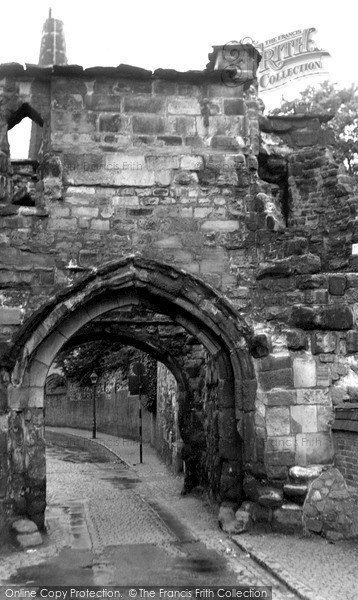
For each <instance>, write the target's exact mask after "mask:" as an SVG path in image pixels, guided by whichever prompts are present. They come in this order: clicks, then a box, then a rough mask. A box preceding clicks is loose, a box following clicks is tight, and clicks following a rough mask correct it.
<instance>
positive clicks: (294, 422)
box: [291, 405, 317, 433]
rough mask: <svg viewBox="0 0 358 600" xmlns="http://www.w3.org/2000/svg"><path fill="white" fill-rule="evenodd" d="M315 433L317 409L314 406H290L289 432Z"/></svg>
mask: <svg viewBox="0 0 358 600" xmlns="http://www.w3.org/2000/svg"><path fill="white" fill-rule="evenodd" d="M315 431H317V409H316V407H315V406H306V405H296V406H291V432H292V433H303V432H310V433H314V432H315Z"/></svg>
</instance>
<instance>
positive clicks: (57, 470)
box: [0, 446, 298, 600]
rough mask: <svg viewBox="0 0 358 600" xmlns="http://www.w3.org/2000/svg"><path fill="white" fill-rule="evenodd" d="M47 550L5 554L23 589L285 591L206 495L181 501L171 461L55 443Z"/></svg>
mask: <svg viewBox="0 0 358 600" xmlns="http://www.w3.org/2000/svg"><path fill="white" fill-rule="evenodd" d="M47 477H48V505H49V507H48V511H47V513H48V514H47V525H48V534H47V536H46V538H47V539H46V542H45V545H44V546H43V547H41V548H40V549H37V550H32V551H31V552H30V553H29V552H20V553H16V557H15V555H12V556H9V557H4V560H3V561H2V563H1V568H0V578H2V580H3V583H4V582H5V583H13V584H15V583H16V584H20V585H25V584H26V585H30V584H31V585H70V584H71V585H84V584H86V585H88V584H92V585H116V584H117V585H168V586H170V585H171V586H174V585H184V586H189V585H195V586H209V585H225V586H226V585H227V586H232V585H238V584H241V585H249V586H253V585H263V586H273V598H274V599H275V600H281V599H286V600H291V599H292V600H293V599H295V598H297V597H298V596H296V595H294V594H293V593H292V592H290V591H289V590H287V589H286V588H285V587H284V586H283V585H282V584H280V583H279V582H278V581H277V580H276V579H275V578H274V577H273V576H272V575H270V574H268V573H267V572H265V570H264V569H262V568H261V567H260V566H258V565H257V564H256V563H255V562H253V561H252V560H251V559H250V557H249V556H248V555H247V554H245V553H244V552H242V551H241V550H239V549H238V548H237V547H236V546H235V545H234V544H233V542H231V541H230V540H228V539H227V538H226V537H225V536H224V534H223V533H222V532H221V531H220V530H219V529H218V526H217V520H216V516H215V514H214V511H213V510H212V508H211V507H210V505H209V504H208V503H205V502H204V501H203V500H202V499H201V498H195V497H191V496H187V497H182V496H181V495H180V489H181V485H182V481H181V478H179V477H173V476H169V474H168V471H167V469H166V468H165V466H164V465H163V466H160V465H159V466H157V467H156V468H154V469H153V467H152V468H151V469H148V470H147V472H146V471H145V468H144V466H143V468H142V469H141V472H140V473H138V470H137V471H135V470H133V469H131V468H128V466H126V465H124V464H123V463H120V462H118V461H114V460H113V461H108V460H107V461H106V460H104V459H103V458H101V457H100V456H98V455H97V456H96V455H94V454H93V453H92V452H91V453H89V452H86V451H84V450H78V449H63V448H58V447H55V446H50V447H49V449H48V459H47Z"/></svg>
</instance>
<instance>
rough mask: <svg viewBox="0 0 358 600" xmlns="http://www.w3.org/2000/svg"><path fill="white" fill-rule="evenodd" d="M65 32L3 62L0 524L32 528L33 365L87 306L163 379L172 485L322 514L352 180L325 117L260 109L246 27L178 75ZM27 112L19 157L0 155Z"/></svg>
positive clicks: (39, 436) (355, 373)
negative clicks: (87, 56)
mask: <svg viewBox="0 0 358 600" xmlns="http://www.w3.org/2000/svg"><path fill="white" fill-rule="evenodd" d="M49 21H54V19H49ZM50 25H51V23H49V24H48V26H49V27H50ZM61 31H62V29H61ZM47 35H49V30H47ZM63 48H64V46H63V45H62V54H61V56H62V60H61V61H60V62H57V64H56V61H55V60H52V61H51V60H50V59H49V58H48V56H47V55H46V56H47V59H46V60H47V62H46V64H45V63H42V64H40V65H39V66H34V65H27V67H26V69H24V67H23V66H21V65H19V64H14V63H11V64H4V65H1V66H0V202H1V204H0V226H1V232H0V244H1V264H0V286H1V306H0V349H1V396H0V525H1V527H2V528H3V529H5V528H6V527H7V525H8V524H9V523H11V522H12V520H13V519H14V518H15V517H16V518H18V516H19V515H23V516H26V515H27V516H29V517H30V518H31V519H32V520H33V521H35V523H36V524H37V525H38V526H39V527H42V526H43V523H44V511H45V506H46V497H45V492H46V470H45V442H44V387H45V382H46V377H47V374H48V371H49V368H50V366H51V364H52V363H53V361H54V359H55V358H56V355H57V354H58V352H59V351H60V350H61V349H63V348H64V347H66V344H67V345H69V344H71V343H73V339H74V338H76V339H77V338H78V339H79V338H80V337H81V336H83V335H87V336H90V335H91V333H90V332H91V330H92V329H91V328H95V330H96V335H99V336H100V335H105V334H106V335H107V334H108V330H107V329H106V326H105V325H104V324H103V320H104V319H105V320H106V322H109V321H111V322H112V324H114V325H113V327H114V326H115V327H119V328H120V331H119V333H118V332H117V333H116V335H117V334H118V335H120V336H121V339H126V340H127V341H128V339H129V340H132V343H133V345H134V346H136V347H137V346H138V347H140V348H141V349H144V350H145V351H146V352H148V353H149V354H151V355H152V356H154V357H155V358H156V359H158V360H160V361H161V362H162V363H163V364H164V365H165V366H167V367H168V369H169V370H170V371H171V372H172V373H173V375H174V377H175V379H176V382H177V385H178V405H179V416H178V419H179V421H178V423H179V429H180V434H181V437H182V440H183V459H184V461H185V463H186V466H187V470H186V478H187V480H186V485H187V489H188V491H189V490H190V489H191V488H192V487H195V486H196V485H204V486H206V487H207V488H208V489H210V490H211V493H212V494H213V496H214V497H215V498H216V499H217V500H218V501H220V502H225V501H226V502H229V503H230V502H231V503H233V505H236V507H238V506H239V505H240V504H241V503H242V502H244V501H245V504H244V507H246V508H245V510H246V509H247V510H248V511H249V513H250V519H254V520H255V519H256V520H265V519H266V520H268V521H271V522H272V523H275V524H276V525H277V527H278V528H280V527H283V528H285V527H286V529H287V528H288V529H290V528H295V527H296V526H300V525H301V524H302V523H305V524H306V526H307V528H308V529H310V527H311V528H312V530H314V531H323V532H326V533H329V531H330V527H331V525H330V522H326V521H325V516H324V515H325V513H324V510H325V509H324V507H323V508H322V510H320V506H321V505H320V503H319V501H318V500H317V501H316V502H315V498H318V497H319V496H320V493H321V491H322V490H321V487H319V484H318V483H316V484H315V486H316V487H312V488H311V486H312V485H313V483H314V482H315V481H317V480H319V482H321V481H326V480H327V477H328V475H327V476H326V475H322V474H324V473H330V479H332V481H331V483H330V485H331V487H330V489H331V490H333V491H335V490H336V488H337V490H342V489H343V490H344V492H345V493H344V502H345V505H347V506H350V504H349V502H348V501H347V498H346V493H347V494H348V491H347V490H348V488H346V487H344V486H345V484H344V482H342V481H341V479H343V477H342V473H341V472H340V471H339V464H338V465H337V466H338V469H337V468H336V467H335V464H336V463H335V461H336V455H337V452H335V449H334V443H333V442H334V440H333V433H332V424H333V422H334V418H335V415H334V407H335V406H336V405H341V404H342V403H343V402H346V401H348V403H349V400H353V401H354V400H355V398H356V397H357V395H356V390H358V330H357V325H356V318H357V300H358V274H357V271H358V262H357V257H356V255H355V248H356V243H357V242H358V237H357V232H358V229H357V226H356V222H355V211H356V205H357V198H356V197H355V195H354V189H353V187H352V183H351V181H350V179H349V178H348V177H347V175H346V173H345V171H344V169H343V167H342V166H341V165H338V164H337V163H336V162H335V160H334V158H333V154H332V148H331V146H330V143H331V141H332V140H331V139H330V137H329V135H328V133H329V132H328V130H327V129H325V123H326V122H327V120H328V118H329V117H328V116H327V115H317V114H310V113H304V114H300V113H297V114H294V115H291V116H285V117H283V116H282V117H279V116H275V117H265V116H264V115H263V112H262V103H261V101H260V99H259V98H258V96H257V79H256V72H257V67H258V64H259V60H260V55H259V53H258V52H257V50H256V49H255V48H254V47H253V46H251V45H249V44H247V45H242V46H240V48H239V51H240V53H241V56H242V60H243V64H244V65H245V73H244V75H243V76H242V77H241V79H240V78H239V79H238V80H235V81H236V84H235V85H228V84H227V81H226V80H225V78H223V77H222V69H221V68H219V66H218V65H220V64H221V63H220V60H221V54H220V53H221V52H222V49H221V48H220V47H214V49H213V52H212V53H211V54H210V55H209V59H210V60H209V63H208V65H207V67H206V68H205V69H204V70H203V71H200V72H198V71H188V72H185V73H179V72H176V71H173V70H166V69H157V70H156V71H154V72H153V73H152V72H150V71H147V70H145V69H141V68H137V67H131V66H128V65H120V66H119V67H116V68H112V67H110V68H106V67H94V68H89V69H83V68H82V67H80V66H77V65H68V64H67V61H66V60H65V59H64V56H65V54H64V50H63ZM44 51H45V50H44ZM25 117H29V118H30V119H31V120H32V122H33V125H32V135H31V143H30V154H29V159H28V160H25V161H15V160H11V154H10V153H11V148H9V143H8V131H9V130H10V129H11V128H13V127H16V125H17V124H18V123H19V122H20V121H21V120H22V119H23V118H25ZM127 311H132V313H131V314H134V313H135V314H137V315H138V314H139V313H140V312H141V311H144V312H145V314H146V315H147V325H146V327H144V326H143V327H142V329H140V330H139V328H137V329H136V330H135V331H134V329H133V328H132V329H131V328H130V327H129V326H126V328H124V325H123V323H124V321H123V314H125V313H126V314H127ZM148 315H149V316H148ZM163 316H164V317H165V319H166V321H165V323H166V325H165V326H164V325H162V324H161V323H160V319H159V317H160V318H163ZM148 318H149V319H154V320H156V322H157V321H158V323H157V325H155V327H156V328H155V329H150V328H149V326H148ZM107 325H108V323H107ZM153 327H154V326H153ZM165 332H166V333H165ZM112 334H113V331H112ZM176 336H181V337H180V340H181V343H180V344H177V343H175V339H176ZM71 340H72V342H71ZM354 390H355V391H354ZM346 403H347V402H346ZM342 422H343V421H342V420H341V423H342ZM339 433H340V434H342V429H340V431H339ZM351 433H352V432H351ZM340 439H341V438H340ZM340 443H341V446H340V447H343V445H342V444H343V442H340ZM341 464H342V461H341ZM300 469H301V470H300ZM343 475H346V473H343ZM356 480H357V478H356V476H355V481H356ZM335 482H336V483H335ZM352 482H354V479H353V478H352V481H350V480H347V483H348V485H351V483H352ZM322 485H323V484H322ZM310 490H311V492H310ZM313 490H316V491H318V490H321V491H320V493H319V494H318V493H316V494H314V493H313ZM307 493H308V494H309V495H308V496H307ZM330 493H331V492H330ZM332 493H333V492H332ZM306 497H307V498H308V500H307V502H305V498H306ZM338 500H339V498H338V497H337V495H336V496H335V497H334V502H335V503H337V502H338ZM247 501H249V502H247ZM327 502H329V498H328V499H327V500H326V501H325V504H324V506H326V504H327ZM322 506H323V505H322ZM335 506H336V504H335ZM306 509H307V510H308V509H309V510H310V511H311V513H312V514H310V515H307V514H306V513H305V510H306ZM313 513H314V514H313ZM347 519H348V517H347ZM333 525H334V527H333ZM333 525H332V527H331V528H334V531H335V532H336V531H337V524H333ZM343 529H344V534H346V533H347V531H348V528H347V520H346V521H344V527H343Z"/></svg>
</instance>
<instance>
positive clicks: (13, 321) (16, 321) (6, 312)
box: [0, 306, 23, 325]
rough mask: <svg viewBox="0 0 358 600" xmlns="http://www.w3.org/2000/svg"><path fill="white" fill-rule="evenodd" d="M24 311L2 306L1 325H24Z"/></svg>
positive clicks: (0, 307)
mask: <svg viewBox="0 0 358 600" xmlns="http://www.w3.org/2000/svg"><path fill="white" fill-rule="evenodd" d="M22 317H23V311H22V310H21V308H9V307H7V306H0V324H1V325H20V324H21V323H22Z"/></svg>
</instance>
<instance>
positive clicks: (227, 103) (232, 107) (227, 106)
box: [224, 98, 245, 116]
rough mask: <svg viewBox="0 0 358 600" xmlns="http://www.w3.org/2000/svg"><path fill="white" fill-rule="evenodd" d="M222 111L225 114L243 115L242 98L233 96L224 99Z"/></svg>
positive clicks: (243, 105)
mask: <svg viewBox="0 0 358 600" xmlns="http://www.w3.org/2000/svg"><path fill="white" fill-rule="evenodd" d="M224 113H225V114H226V115H229V116H232V115H244V114H245V104H244V101H243V100H242V98H235V99H234V98H233V99H231V98H230V99H227V100H224Z"/></svg>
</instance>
